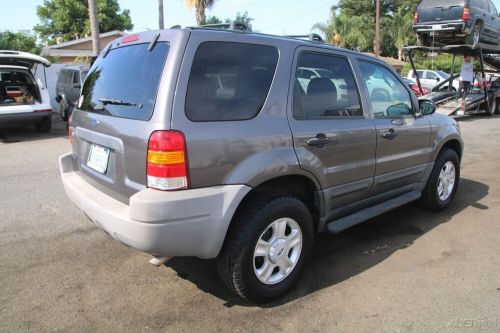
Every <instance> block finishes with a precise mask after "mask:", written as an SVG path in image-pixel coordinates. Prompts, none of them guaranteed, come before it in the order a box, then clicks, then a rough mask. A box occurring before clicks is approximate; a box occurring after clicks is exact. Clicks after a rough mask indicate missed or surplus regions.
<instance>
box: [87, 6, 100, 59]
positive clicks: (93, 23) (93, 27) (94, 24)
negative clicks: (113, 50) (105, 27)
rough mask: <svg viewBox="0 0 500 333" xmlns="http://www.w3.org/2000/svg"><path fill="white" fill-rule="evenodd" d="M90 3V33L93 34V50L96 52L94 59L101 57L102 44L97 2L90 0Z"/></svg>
mask: <svg viewBox="0 0 500 333" xmlns="http://www.w3.org/2000/svg"><path fill="white" fill-rule="evenodd" d="M88 3H89V18H90V32H91V33H92V49H93V50H94V57H97V56H99V52H101V43H100V40H99V21H98V20H97V6H96V0H88Z"/></svg>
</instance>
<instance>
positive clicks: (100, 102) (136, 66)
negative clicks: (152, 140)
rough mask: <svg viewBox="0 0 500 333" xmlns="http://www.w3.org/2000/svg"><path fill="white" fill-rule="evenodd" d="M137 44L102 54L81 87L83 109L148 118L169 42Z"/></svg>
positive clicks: (116, 115)
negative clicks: (150, 48)
mask: <svg viewBox="0 0 500 333" xmlns="http://www.w3.org/2000/svg"><path fill="white" fill-rule="evenodd" d="M148 45H149V44H134V45H130V46H125V47H121V48H117V49H114V50H111V51H110V52H109V53H108V54H107V55H106V57H104V58H103V57H102V56H101V57H99V58H98V59H97V60H96V62H95V63H94V65H93V66H92V68H91V69H90V71H89V73H88V75H87V78H86V79H85V83H84V85H83V88H82V96H83V103H82V105H81V107H80V109H81V110H83V111H89V112H96V113H102V114H106V115H110V116H115V117H120V118H129V119H137V120H148V119H149V118H151V116H152V114H153V107H154V103H155V99H156V93H157V90H158V84H159V82H160V78H161V74H162V71H163V65H164V64H165V59H166V58H167V54H168V49H169V46H168V43H165V42H159V43H158V44H157V45H156V46H155V47H154V48H153V50H151V51H148Z"/></svg>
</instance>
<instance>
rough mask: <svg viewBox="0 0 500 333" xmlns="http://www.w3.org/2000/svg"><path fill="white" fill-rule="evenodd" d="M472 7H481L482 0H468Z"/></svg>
mask: <svg viewBox="0 0 500 333" xmlns="http://www.w3.org/2000/svg"><path fill="white" fill-rule="evenodd" d="M470 5H471V6H472V7H477V8H483V0H470Z"/></svg>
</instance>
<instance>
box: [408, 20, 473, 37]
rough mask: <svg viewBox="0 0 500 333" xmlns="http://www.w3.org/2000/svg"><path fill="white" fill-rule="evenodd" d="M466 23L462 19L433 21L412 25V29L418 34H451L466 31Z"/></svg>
mask: <svg viewBox="0 0 500 333" xmlns="http://www.w3.org/2000/svg"><path fill="white" fill-rule="evenodd" d="M466 30H467V29H466V24H465V22H464V21H458V22H433V23H425V24H423V23H422V24H416V25H414V26H413V31H414V32H416V33H418V34H421V35H423V34H426V35H430V34H431V33H438V34H453V33H467V31H466Z"/></svg>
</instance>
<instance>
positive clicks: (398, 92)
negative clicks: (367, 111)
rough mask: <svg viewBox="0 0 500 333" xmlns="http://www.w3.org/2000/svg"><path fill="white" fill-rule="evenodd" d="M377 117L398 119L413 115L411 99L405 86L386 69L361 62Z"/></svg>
mask: <svg viewBox="0 0 500 333" xmlns="http://www.w3.org/2000/svg"><path fill="white" fill-rule="evenodd" d="M360 68H361V73H362V75H363V78H364V80H365V83H366V86H367V88H368V92H369V94H370V102H371V105H372V109H373V113H374V116H375V117H398V116H405V115H409V114H412V111H411V110H412V106H411V99H410V94H409V92H408V90H406V88H405V87H404V85H403V84H402V83H401V82H400V81H399V80H398V79H397V78H396V76H395V75H394V74H392V73H391V72H390V71H389V70H388V69H386V68H385V67H382V66H379V65H376V64H373V63H370V62H363V61H361V62H360Z"/></svg>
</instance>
